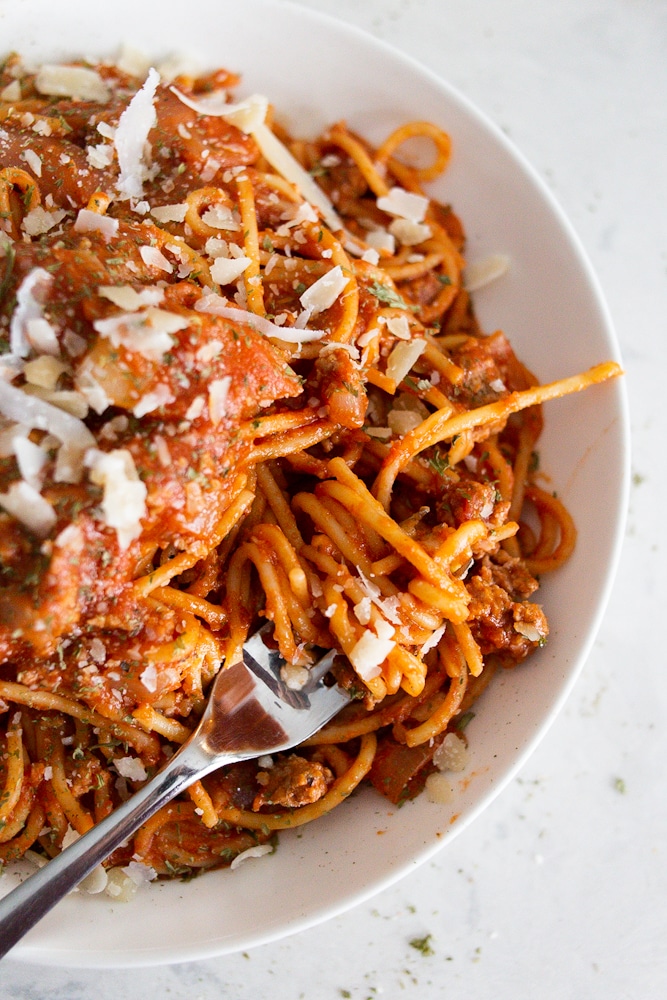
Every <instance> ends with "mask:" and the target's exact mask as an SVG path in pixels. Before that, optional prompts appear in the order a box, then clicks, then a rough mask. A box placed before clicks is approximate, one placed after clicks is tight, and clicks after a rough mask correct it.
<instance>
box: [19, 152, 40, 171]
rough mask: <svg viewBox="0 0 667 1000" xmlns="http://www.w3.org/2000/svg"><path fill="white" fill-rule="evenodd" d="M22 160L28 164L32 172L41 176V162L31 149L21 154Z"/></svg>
mask: <svg viewBox="0 0 667 1000" xmlns="http://www.w3.org/2000/svg"><path fill="white" fill-rule="evenodd" d="M21 156H22V158H23V159H24V160H25V162H26V163H27V164H28V166H29V167H30V169H31V170H32V172H33V173H34V174H35V175H36V176H37V177H41V176H42V160H41V157H39V156H38V155H37V153H35V152H34V151H33V150H32V149H26V150H24V152H23V153H21Z"/></svg>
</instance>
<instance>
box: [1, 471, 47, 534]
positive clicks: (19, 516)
mask: <svg viewBox="0 0 667 1000" xmlns="http://www.w3.org/2000/svg"><path fill="white" fill-rule="evenodd" d="M0 507H3V508H4V509H5V510H6V511H7V513H8V514H11V515H12V517H14V518H16V520H17V521H20V522H21V524H24V525H25V526H26V528H27V529H28V530H29V531H32V533H33V534H34V535H37V537H38V538H46V536H47V535H48V534H49V532H50V531H51V529H52V528H53V526H54V524H55V523H56V512H55V510H54V509H53V507H52V506H51V504H50V503H49V502H48V500H45V498H44V497H43V496H42V495H41V494H40V493H39V492H38V491H37V490H36V489H35V488H34V486H31V485H30V484H29V483H26V482H25V481H24V480H23V479H21V480H19V481H18V482H15V483H12V484H11V486H10V487H9V489H8V491H7V492H6V493H0Z"/></svg>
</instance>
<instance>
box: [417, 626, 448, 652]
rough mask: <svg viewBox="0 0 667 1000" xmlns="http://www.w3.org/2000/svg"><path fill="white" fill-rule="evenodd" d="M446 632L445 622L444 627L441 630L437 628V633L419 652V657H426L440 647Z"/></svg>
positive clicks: (433, 634) (434, 633) (432, 635)
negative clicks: (432, 650)
mask: <svg viewBox="0 0 667 1000" xmlns="http://www.w3.org/2000/svg"><path fill="white" fill-rule="evenodd" d="M446 631H447V622H445V623H444V625H441V626H440V628H437V629H436V630H435V632H433V633H432V634H431V636H430V637H429V638H428V639H427V640H426V642H425V643H424V645H423V646H422V648H421V650H420V651H419V655H420V656H426V654H427V653H428V651H429V650H430V649H434V648H435V647H436V646H437V645H438V643H439V642H440V640H441V639H442V637H443V635H444V634H445V632H446Z"/></svg>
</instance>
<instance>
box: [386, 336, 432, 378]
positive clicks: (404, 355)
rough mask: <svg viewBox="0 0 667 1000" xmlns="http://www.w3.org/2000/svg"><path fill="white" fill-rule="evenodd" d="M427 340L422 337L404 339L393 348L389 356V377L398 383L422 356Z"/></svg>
mask: <svg viewBox="0 0 667 1000" xmlns="http://www.w3.org/2000/svg"><path fill="white" fill-rule="evenodd" d="M425 347H426V341H425V340H423V339H422V338H421V337H415V339H414V340H402V341H401V342H400V343H399V344H396V346H395V347H394V348H393V350H392V352H391V354H390V355H389V357H388V358H387V369H386V374H387V378H390V379H393V381H394V382H396V384H397V385H398V383H399V382H402V381H403V379H404V378H405V376H406V375H407V374H408V372H409V371H410V369H411V368H412V366H413V365H414V364H415V362H416V361H417V360H418V359H419V358H420V357H421V355H422V353H423V351H424V348H425Z"/></svg>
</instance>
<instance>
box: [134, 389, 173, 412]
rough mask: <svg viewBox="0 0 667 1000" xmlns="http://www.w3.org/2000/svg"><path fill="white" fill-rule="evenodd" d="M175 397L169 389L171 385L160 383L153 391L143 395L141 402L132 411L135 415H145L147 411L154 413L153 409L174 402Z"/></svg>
mask: <svg viewBox="0 0 667 1000" xmlns="http://www.w3.org/2000/svg"><path fill="white" fill-rule="evenodd" d="M174 399H175V396H174V395H173V393H172V392H171V390H170V389H169V386H167V385H158V386H156V387H155V389H153V391H152V392H147V393H146V394H145V395H144V396H142V397H141V399H140V400H139V402H138V403H137V404H136V406H135V407H134V408H133V410H132V413H133V414H134V416H135V417H144V416H145V415H146V414H147V413H152V412H153V410H157V409H159V408H160V407H161V406H166V405H167V404H168V403H173V402H174Z"/></svg>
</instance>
